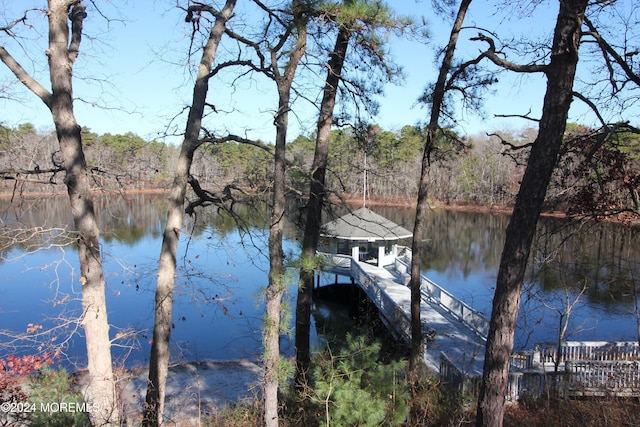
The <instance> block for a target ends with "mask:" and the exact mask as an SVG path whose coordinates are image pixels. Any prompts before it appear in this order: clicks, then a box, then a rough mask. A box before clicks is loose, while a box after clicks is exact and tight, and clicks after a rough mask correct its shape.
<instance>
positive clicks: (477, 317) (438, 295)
mask: <svg viewBox="0 0 640 427" xmlns="http://www.w3.org/2000/svg"><path fill="white" fill-rule="evenodd" d="M410 259H411V255H410V251H409V249H408V248H403V250H402V251H401V255H400V256H398V258H396V261H395V265H394V268H395V270H396V271H397V272H398V273H400V274H409V272H410V271H411V270H410V266H409V265H410ZM420 279H421V282H420V293H421V295H422V298H423V299H426V300H429V301H432V302H435V303H436V304H438V305H439V306H440V307H442V308H444V309H445V310H447V311H448V312H450V313H451V314H453V315H454V316H455V317H457V318H458V319H459V320H460V321H461V322H462V323H464V324H465V325H467V326H468V327H469V328H471V329H472V330H473V331H474V332H475V333H476V334H478V336H480V337H482V338H483V339H486V338H487V334H488V333H489V321H488V320H487V318H486V317H484V314H482V313H480V312H479V311H477V310H474V309H473V308H471V307H470V306H469V305H467V304H465V303H464V302H463V301H460V300H459V299H458V298H456V297H455V296H453V295H452V294H451V293H450V292H448V291H447V290H445V289H443V288H442V287H440V286H439V285H438V284H436V283H435V282H433V281H432V280H430V279H428V278H426V277H424V276H420Z"/></svg>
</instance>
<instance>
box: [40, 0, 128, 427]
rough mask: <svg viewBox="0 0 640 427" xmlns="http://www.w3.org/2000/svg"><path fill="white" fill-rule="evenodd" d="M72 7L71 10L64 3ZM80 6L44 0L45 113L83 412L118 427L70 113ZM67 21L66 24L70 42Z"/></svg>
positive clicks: (80, 158)
mask: <svg viewBox="0 0 640 427" xmlns="http://www.w3.org/2000/svg"><path fill="white" fill-rule="evenodd" d="M71 3H73V6H71V5H70V4H71ZM85 17H86V12H85V6H84V5H83V4H82V3H81V2H79V1H77V2H69V1H64V0H50V1H49V10H48V19H49V49H48V50H47V56H48V59H49V71H50V77H51V89H52V91H51V98H50V106H49V107H50V109H51V113H52V115H53V121H54V123H55V127H56V135H57V137H58V142H59V144H60V151H61V153H62V158H63V160H64V167H65V172H66V176H65V184H66V185H67V192H68V194H69V201H70V202H71V213H72V215H73V221H74V224H75V228H76V230H77V232H78V240H77V243H78V257H79V260H80V273H81V278H80V281H81V282H82V309H83V316H82V327H83V328H84V331H85V338H86V345H87V362H88V365H87V368H88V371H89V390H88V400H89V402H90V403H92V404H93V405H94V406H95V407H96V408H98V409H97V410H95V411H91V412H89V416H90V417H91V422H92V424H93V425H95V426H102V425H118V421H119V418H120V415H119V407H118V399H117V393H116V384H115V378H114V375H113V365H112V361H111V340H110V339H109V322H108V319H107V303H106V299H105V293H104V286H105V281H104V274H103V272H102V260H101V257H100V231H99V229H98V225H97V222H96V218H95V212H94V208H93V200H92V196H91V188H90V183H89V177H88V176H87V164H86V161H85V157H84V151H83V149H82V138H81V136H80V126H79V125H78V123H77V122H76V119H75V115H74V112H73V86H72V80H73V77H72V70H73V63H74V61H75V59H76V57H77V56H78V49H79V46H80V38H81V35H82V23H83V21H84V18H85ZM68 19H70V20H71V38H70V37H69V35H70V34H69V25H68V21H67V20H68Z"/></svg>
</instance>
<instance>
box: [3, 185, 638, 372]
mask: <svg viewBox="0 0 640 427" xmlns="http://www.w3.org/2000/svg"><path fill="white" fill-rule="evenodd" d="M0 203H1V204H0V206H1V209H0V215H1V216H0V219H1V220H2V225H3V226H4V229H5V230H8V229H15V228H23V229H27V230H32V231H36V229H34V227H38V226H40V227H44V228H51V227H56V228H58V227H64V226H70V225H71V224H70V220H69V218H68V210H67V209H68V208H67V201H66V200H65V199H64V198H60V199H51V198H49V199H47V200H42V199H40V200H29V201H22V202H20V203H16V202H14V203H13V204H9V203H8V202H6V201H4V202H0ZM372 209H373V210H374V211H376V212H378V213H379V214H381V215H384V216H386V217H388V218H390V219H392V220H393V221H395V222H397V223H399V224H401V225H403V226H405V227H406V228H408V229H411V228H412V221H413V217H412V215H413V212H412V210H411V209H391V208H384V209H376V208H375V207H374V208H372ZM96 211H97V214H98V216H99V222H100V227H101V230H102V232H103V248H102V249H103V258H104V261H103V262H104V271H105V277H106V281H107V299H108V300H107V304H108V309H109V321H110V323H111V324H112V333H113V335H114V336H116V335H118V336H122V337H123V339H122V340H121V341H120V344H121V345H122V346H121V347H115V348H114V355H115V357H116V359H117V360H119V361H120V363H126V364H127V365H130V366H131V365H136V364H142V363H146V361H147V358H148V354H149V347H150V344H149V340H150V337H151V327H152V324H153V300H154V287H155V280H156V274H155V270H156V267H157V262H158V261H157V260H158V255H159V250H160V242H161V235H162V230H163V221H164V216H165V214H166V206H165V202H164V199H163V197H158V196H149V195H139V196H127V197H117V196H114V197H104V198H100V199H99V200H98V203H97V205H96ZM241 213H242V215H243V217H245V218H247V219H248V220H247V222H246V223H244V224H242V225H241V226H240V227H238V226H237V225H236V223H235V222H234V221H233V220H232V219H231V218H229V217H227V216H224V215H219V214H218V213H217V212H215V211H214V210H211V209H210V210H209V211H207V212H201V213H200V214H199V215H198V217H197V218H188V224H187V226H186V227H185V232H184V233H183V236H182V241H181V242H180V246H179V248H180V254H179V257H178V275H179V276H178V280H177V282H176V285H177V291H176V303H175V308H174V315H173V317H174V325H173V332H172V343H173V344H172V347H173V348H172V355H173V358H174V360H196V359H218V360H230V359H238V358H250V359H255V358H258V357H259V355H260V352H261V343H260V328H261V319H262V316H263V313H264V304H263V300H262V296H261V290H262V289H263V288H264V287H265V286H266V284H267V268H268V260H267V249H266V247H267V244H266V242H267V230H266V228H265V224H266V215H265V214H264V212H260V211H259V210H252V209H246V210H243V211H242V212H241ZM295 215H296V211H295V210H292V218H293V219H294V220H295V219H296V218H295ZM507 221H508V218H507V217H505V216H492V215H487V214H467V213H459V212H445V211H433V212H432V213H431V214H430V217H429V227H428V230H427V232H426V233H425V236H424V237H425V251H424V252H425V256H424V258H425V259H423V264H424V266H425V267H424V273H425V274H426V275H427V276H429V277H430V278H431V279H433V280H434V281H436V282H437V283H438V284H440V285H441V286H443V287H445V288H446V289H448V290H449V291H450V292H452V293H453V294H454V295H456V296H458V297H459V298H461V299H463V300H464V301H465V302H467V303H468V304H469V305H471V306H473V307H474V308H476V309H478V310H480V311H483V312H485V313H486V314H487V315H488V314H489V313H490V307H491V299H492V297H493V287H494V286H495V274H496V271H497V266H498V263H499V258H500V251H501V249H502V247H501V245H502V243H503V239H504V229H505V228H506V224H507ZM285 234H286V237H287V239H286V244H285V250H286V252H287V253H289V254H290V255H291V256H295V254H297V253H298V250H299V249H298V240H299V232H298V231H297V229H296V227H295V226H294V225H293V223H290V224H288V225H287V228H286V233H285ZM638 240H639V239H637V231H634V230H628V229H623V228H621V227H617V226H612V225H597V226H595V225H592V226H588V227H587V226H583V227H576V226H575V225H574V226H571V227H568V226H567V225H566V224H565V223H564V222H562V221H558V220H545V221H543V224H542V225H541V227H540V230H539V233H538V238H537V240H536V246H535V250H534V253H533V257H532V261H531V263H530V264H531V265H530V269H529V270H530V271H529V275H528V281H527V292H525V294H524V296H523V302H522V306H521V308H522V309H521V314H522V315H521V319H520V321H519V330H518V335H517V346H518V347H530V346H531V345H532V344H533V343H537V342H544V341H553V340H554V339H555V336H556V334H557V329H558V321H559V318H560V315H561V314H562V313H563V312H564V310H563V309H562V307H565V306H566V304H567V301H569V302H570V303H574V306H573V311H572V314H571V316H570V327H569V330H568V334H567V338H568V339H573V340H637V323H636V317H635V315H634V307H635V298H634V292H633V283H634V282H633V280H634V277H635V278H637V277H640V274H639V272H638V260H639V259H640V255H639V254H640V247H639V244H638V243H636V242H637V241H638ZM0 243H1V246H0V247H3V248H6V249H4V250H2V251H0V255H1V260H0V329H2V330H3V333H2V335H1V336H0V343H2V344H4V347H3V348H1V349H0V357H2V356H4V355H6V354H8V353H10V352H18V353H19V352H24V353H28V352H31V353H33V347H34V346H38V345H45V344H47V343H50V342H53V340H54V339H55V342H56V343H60V342H62V341H65V344H64V348H65V353H66V355H67V356H68V357H69V358H70V359H71V360H72V361H77V362H78V363H79V364H83V357H84V356H83V355H84V351H85V350H84V342H83V339H82V330H81V329H80V330H76V331H75V333H73V332H74V324H73V323H69V324H68V325H65V319H69V318H73V317H74V316H75V317H77V316H78V315H79V314H80V308H81V305H80V302H79V296H80V295H79V292H80V282H79V280H78V278H79V274H78V273H79V269H78V261H77V254H76V251H75V249H74V246H73V244H68V240H65V238H64V236H63V233H62V232H61V231H55V232H54V237H53V238H52V237H51V235H50V234H43V235H37V236H36V237H32V238H31V239H29V240H25V241H24V242H21V243H15V242H14V243H13V244H11V241H10V239H9V237H6V233H5V234H3V236H2V237H0ZM543 261H544V262H543ZM324 280H325V282H333V277H328V276H325V277H324ZM293 282H295V272H292V283H293ZM582 289H584V291H582ZM581 291H582V294H581V293H580V292H581ZM288 300H289V301H290V302H291V304H293V303H294V301H295V288H294V287H292V288H291V292H290V294H289V299H288ZM319 309H320V311H321V312H319V313H318V315H319V316H322V317H323V318H325V319H326V317H327V316H329V317H332V316H333V317H335V318H341V319H342V318H343V317H345V318H348V316H346V314H345V311H344V310H343V309H342V308H341V307H340V306H335V305H322V307H319ZM340 323H344V322H340ZM33 325H42V329H39V330H38V331H37V332H36V335H33V336H31V337H30V340H28V341H24V340H22V341H16V340H14V339H13V338H12V336H13V335H16V333H19V332H24V331H26V330H27V329H28V328H33ZM51 327H57V328H58V329H57V330H56V333H55V334H53V335H43V336H37V333H38V332H40V331H44V330H46V329H47V328H51ZM133 332H135V334H133ZM69 336H71V338H69ZM316 339H317V338H316V337H315V336H314V340H316ZM283 346H284V352H285V353H287V354H291V353H292V349H291V345H290V342H289V340H288V339H284V340H283Z"/></svg>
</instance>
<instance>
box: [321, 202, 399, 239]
mask: <svg viewBox="0 0 640 427" xmlns="http://www.w3.org/2000/svg"><path fill="white" fill-rule="evenodd" d="M321 235H322V236H323V237H333V238H338V239H347V240H396V239H404V238H408V237H411V236H412V233H411V232H410V231H408V230H407V229H405V228H404V227H401V226H400V225H398V224H396V223H394V222H393V221H390V220H388V219H386V218H385V217H383V216H380V215H378V214H377V213H375V212H372V211H370V210H369V209H367V208H360V209H358V210H356V211H353V212H352V213H350V214H347V215H345V216H342V217H340V218H338V219H336V220H335V221H331V222H328V223H326V224H325V225H323V226H322V233H321Z"/></svg>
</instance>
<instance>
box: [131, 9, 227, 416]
mask: <svg viewBox="0 0 640 427" xmlns="http://www.w3.org/2000/svg"><path fill="white" fill-rule="evenodd" d="M235 4H236V0H227V2H226V4H225V6H224V8H223V9H222V11H221V12H220V13H216V15H215V16H216V22H215V24H214V26H213V27H212V28H211V30H210V32H209V39H208V40H207V44H206V45H205V47H204V49H203V51H202V58H201V59H200V64H199V66H198V73H197V77H196V82H195V85H194V88H193V98H192V101H191V109H190V110H189V116H188V118H187V125H186V129H185V136H184V140H183V141H182V146H181V148H180V155H179V157H178V163H177V166H176V172H175V176H174V179H173V185H172V187H171V192H170V194H169V209H168V212H167V223H166V225H165V228H164V233H163V236H162V248H161V250H160V260H159V263H158V282H157V286H156V298H155V317H154V322H153V342H152V344H151V355H150V357H149V380H148V382H147V395H146V399H145V400H146V405H145V410H144V419H143V425H145V426H160V425H162V422H163V414H164V403H165V393H166V382H167V374H168V366H169V358H170V350H169V341H170V338H171V322H172V311H173V289H174V284H175V273H176V258H177V252H178V241H179V240H180V231H181V229H182V225H183V216H184V199H185V194H186V190H187V183H188V181H189V176H190V170H191V164H192V162H193V155H194V152H195V150H196V149H197V148H198V147H199V145H200V142H199V136H200V129H201V125H202V116H203V114H204V108H205V103H206V98H207V92H208V90H209V78H210V77H211V76H210V70H211V66H212V64H213V60H214V58H215V55H216V51H217V49H218V45H219V43H220V40H221V38H222V35H223V34H224V31H225V28H226V23H227V21H228V20H229V19H230V18H231V14H232V12H233V8H234V7H235ZM201 6H202V5H201ZM202 7H204V6H202ZM207 10H209V9H205V11H207Z"/></svg>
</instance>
